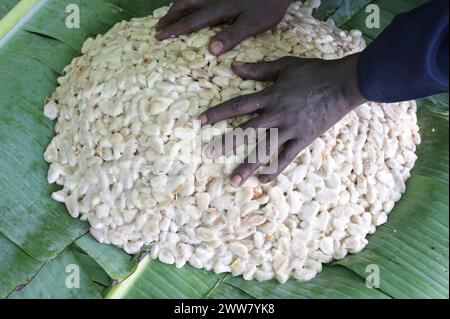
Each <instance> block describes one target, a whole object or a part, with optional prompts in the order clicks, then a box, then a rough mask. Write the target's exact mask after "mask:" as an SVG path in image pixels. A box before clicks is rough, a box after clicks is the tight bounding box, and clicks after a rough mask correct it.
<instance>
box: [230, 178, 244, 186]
mask: <svg viewBox="0 0 450 319" xmlns="http://www.w3.org/2000/svg"><path fill="white" fill-rule="evenodd" d="M241 182H242V177H240V176H239V175H234V176H233V177H232V178H231V185H233V186H234V187H239V186H240V185H241Z"/></svg>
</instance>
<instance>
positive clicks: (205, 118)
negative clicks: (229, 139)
mask: <svg viewBox="0 0 450 319" xmlns="http://www.w3.org/2000/svg"><path fill="white" fill-rule="evenodd" d="M200 123H202V125H205V124H206V123H208V117H207V116H206V115H205V114H202V115H200Z"/></svg>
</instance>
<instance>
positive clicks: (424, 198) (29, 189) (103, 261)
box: [0, 0, 449, 299]
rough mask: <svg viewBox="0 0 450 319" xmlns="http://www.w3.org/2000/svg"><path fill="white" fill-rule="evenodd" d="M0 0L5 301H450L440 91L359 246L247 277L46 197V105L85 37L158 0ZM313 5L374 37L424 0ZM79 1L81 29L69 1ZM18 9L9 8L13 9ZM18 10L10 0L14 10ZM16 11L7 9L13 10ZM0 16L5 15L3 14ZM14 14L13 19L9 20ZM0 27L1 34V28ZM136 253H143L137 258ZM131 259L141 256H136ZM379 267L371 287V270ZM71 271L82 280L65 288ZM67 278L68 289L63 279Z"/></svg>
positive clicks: (1, 288)
mask: <svg viewBox="0 0 450 319" xmlns="http://www.w3.org/2000/svg"><path fill="white" fill-rule="evenodd" d="M18 2H19V1H17V0H2V3H1V4H0V17H2V16H6V18H5V19H4V20H8V23H3V24H2V23H1V22H0V34H2V31H4V33H6V31H9V32H8V34H7V35H6V36H5V37H3V39H2V40H1V39H0V96H1V99H0V171H1V174H0V297H3V298H102V297H107V298H228V299H229V298H380V299H382V298H448V297H449V287H448V283H449V275H448V263H449V256H448V238H449V228H448V227H449V225H448V224H449V219H448V214H449V208H448V207H449V205H448V202H449V198H448V191H449V179H448V163H449V158H448V156H449V155H448V154H449V150H448V142H449V140H448V138H449V116H448V95H442V96H437V97H431V98H427V99H424V100H422V101H419V106H420V109H419V112H418V118H419V125H420V128H421V134H422V137H423V143H422V145H420V147H419V148H418V157H419V159H418V161H417V164H416V167H415V168H414V170H413V172H412V177H411V179H410V180H409V182H408V184H407V192H406V194H405V195H404V197H403V198H402V200H401V201H400V202H399V203H398V204H397V206H396V208H395V210H394V211H393V212H392V213H391V215H390V218H389V222H388V223H387V224H386V225H384V226H382V227H380V228H379V229H378V231H377V232H376V233H375V234H374V235H372V236H370V238H369V245H368V247H367V248H366V249H365V250H364V251H363V252H362V253H360V254H357V255H352V256H348V257H347V258H345V259H343V260H341V261H339V262H335V263H333V264H331V265H327V266H325V267H324V271H323V272H322V273H321V274H320V275H319V276H318V277H317V278H315V279H314V280H312V281H311V282H308V283H298V282H296V281H294V280H291V281H289V282H288V283H286V284H284V285H280V284H278V283H277V282H275V281H269V282H264V283H256V282H246V281H244V280H242V279H241V278H234V277H232V276H230V275H224V274H222V275H215V274H211V273H208V272H205V271H203V270H198V269H194V268H192V267H189V266H186V267H184V268H182V269H176V268H175V267H173V266H168V265H164V264H162V263H160V262H158V261H153V260H151V259H150V258H149V257H148V256H147V257H145V258H140V256H134V257H133V256H129V255H127V254H126V253H124V252H123V251H121V250H120V249H118V248H115V247H113V246H107V245H101V244H99V243H97V242H96V241H95V240H94V239H93V238H92V237H91V236H90V235H89V233H88V225H87V224H86V223H84V222H81V221H79V220H75V219H73V218H72V217H70V216H69V215H68V213H67V211H66V209H65V207H64V205H62V204H59V203H56V202H54V201H53V200H52V199H51V198H50V194H51V193H52V192H53V191H54V190H55V189H56V187H55V186H53V185H48V184H47V181H46V172H47V169H48V166H47V164H45V162H44V160H43V155H42V154H43V152H44V150H45V148H46V145H47V144H48V143H49V141H50V140H51V138H52V136H53V134H54V133H53V125H54V123H52V122H51V121H49V120H47V119H45V118H44V116H43V114H42V113H43V112H42V110H43V105H44V103H45V100H46V99H47V97H48V96H49V95H50V94H51V93H52V92H53V90H54V89H55V86H56V78H57V77H58V76H59V75H60V74H61V73H62V70H63V68H64V66H65V65H67V64H68V63H70V61H71V60H72V58H74V57H75V56H77V55H79V54H80V48H81V45H82V43H83V42H84V40H85V39H86V38H87V37H89V36H92V35H95V34H99V33H103V32H105V31H106V30H108V29H109V28H110V27H112V25H113V24H114V23H116V22H118V21H120V20H123V19H129V18H131V17H136V16H144V15H147V14H150V13H151V12H152V10H153V9H155V8H157V7H160V6H162V5H165V4H168V3H169V2H170V1H167V0H131V1H126V0H36V1H35V0H23V1H21V2H20V3H19V4H17V3H18ZM322 2H323V4H322V6H321V7H320V8H319V9H318V10H317V12H316V13H315V15H316V17H318V18H320V19H327V18H332V19H334V20H335V21H336V23H337V24H338V25H339V26H341V27H343V28H344V29H352V28H358V29H361V30H363V31H364V34H365V36H366V39H367V40H368V41H371V40H373V39H374V38H376V36H377V35H378V34H379V33H380V32H381V31H382V29H383V28H384V27H386V26H387V25H388V24H389V23H390V21H391V20H392V19H393V17H394V16H395V15H396V14H398V13H401V12H404V11H408V10H410V9H412V8H414V7H417V6H419V5H421V4H423V3H425V2H426V1H425V0H396V1H387V0H378V1H367V0H352V1H349V0H328V1H327V0H323V1H322ZM370 2H371V3H375V4H377V5H379V6H380V8H381V10H382V13H381V22H382V28H381V29H367V28H366V26H365V19H366V17H367V14H366V13H365V6H366V5H367V4H368V3H370ZM68 4H77V5H79V8H80V12H81V19H82V21H81V25H80V28H79V29H67V28H66V27H65V19H66V17H67V13H66V6H67V5H68ZM15 5H17V6H15ZM14 6H15V7H14ZM13 7H14V9H13V10H12V11H10V10H11V9H12V8H13ZM4 20H2V21H4ZM11 21H12V22H11ZM6 29H7V30H6ZM140 259H141V260H140ZM139 260H140V261H139ZM373 265H375V266H377V267H378V269H379V271H380V280H381V281H380V286H379V288H368V287H367V286H366V278H367V276H368V275H369V274H370V272H369V271H367V270H368V266H373ZM73 267H75V269H76V271H77V273H78V275H79V276H78V277H79V278H78V279H79V280H78V281H79V282H78V284H79V288H73V287H68V286H67V280H68V279H70V278H71V277H70V276H71V275H72V274H73V269H74V268H73ZM69 286H70V285H69Z"/></svg>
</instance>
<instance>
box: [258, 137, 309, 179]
mask: <svg viewBox="0 0 450 319" xmlns="http://www.w3.org/2000/svg"><path fill="white" fill-rule="evenodd" d="M305 147H306V146H303V143H301V142H300V141H299V140H291V141H289V142H287V143H286V144H285V145H284V147H283V150H282V151H281V152H280V154H279V155H278V159H277V160H276V161H275V162H276V163H275V165H272V163H271V165H270V166H272V167H270V168H269V169H266V168H264V169H263V170H262V171H263V172H262V174H260V175H259V180H260V181H261V183H264V184H267V183H270V182H271V181H273V180H275V179H276V178H277V177H278V176H280V174H281V173H283V171H284V170H285V169H286V168H287V167H288V166H289V164H291V163H292V162H293V161H294V160H295V159H296V158H297V156H298V154H300V152H301V151H302V150H303V149H304V148H305Z"/></svg>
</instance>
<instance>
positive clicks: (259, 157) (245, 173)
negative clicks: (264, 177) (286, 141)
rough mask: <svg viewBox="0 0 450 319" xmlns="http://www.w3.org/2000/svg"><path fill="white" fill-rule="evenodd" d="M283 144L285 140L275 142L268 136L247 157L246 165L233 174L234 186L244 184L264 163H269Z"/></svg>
mask: <svg viewBox="0 0 450 319" xmlns="http://www.w3.org/2000/svg"><path fill="white" fill-rule="evenodd" d="M281 144H283V139H281V140H280V141H277V142H273V141H272V138H271V137H270V134H266V137H265V138H263V139H262V141H261V142H259V143H258V146H257V147H256V148H255V149H254V150H253V151H252V152H251V154H250V155H249V156H248V157H247V159H246V160H245V163H244V164H242V165H240V166H239V167H238V168H237V169H236V170H235V171H234V172H233V174H232V177H231V182H232V184H233V185H234V186H235V187H238V186H241V185H242V184H244V183H245V181H246V180H247V179H248V178H249V177H250V176H252V175H253V174H254V173H255V171H256V170H257V169H258V168H260V167H261V165H262V164H263V163H266V162H268V161H269V160H270V158H271V157H273V155H275V154H276V153H277V152H278V149H279V148H278V145H281Z"/></svg>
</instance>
